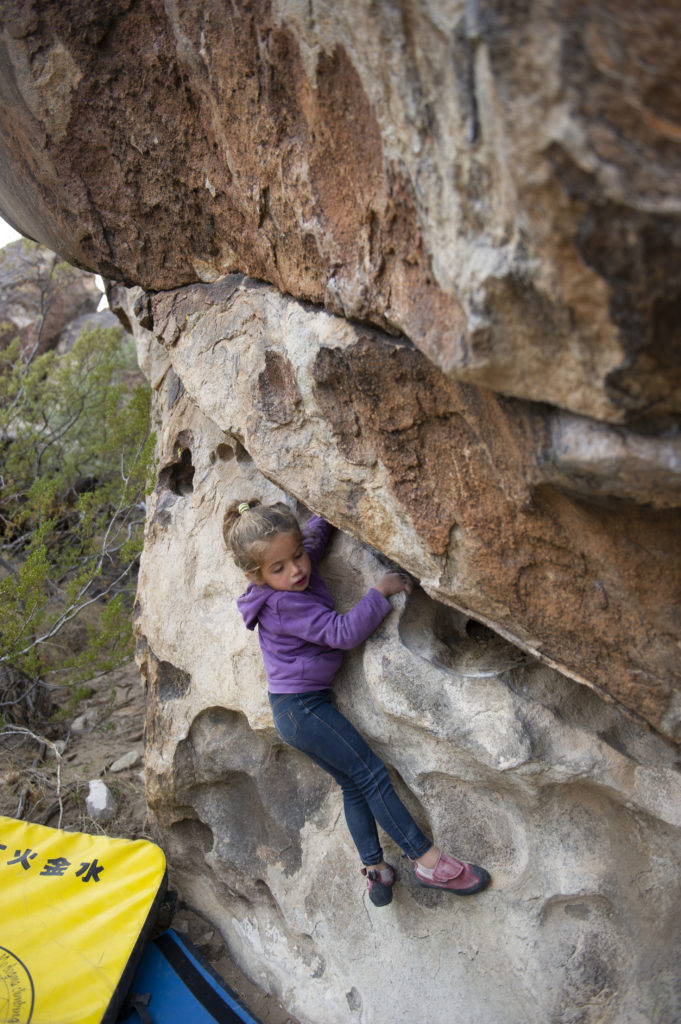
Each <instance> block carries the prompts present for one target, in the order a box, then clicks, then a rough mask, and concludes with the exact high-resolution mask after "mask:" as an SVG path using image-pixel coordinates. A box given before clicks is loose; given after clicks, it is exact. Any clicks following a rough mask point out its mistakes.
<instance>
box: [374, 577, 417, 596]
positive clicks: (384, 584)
mask: <svg viewBox="0 0 681 1024" xmlns="http://www.w3.org/2000/svg"><path fill="white" fill-rule="evenodd" d="M374 588H375V589H376V590H378V592H379V593H381V594H383V596H384V597H390V595H391V594H399V593H400V592H401V591H403V590H406V592H407V593H408V594H411V591H412V582H411V580H410V579H409V577H408V576H405V575H404V574H403V573H401V572H387V573H386V574H385V576H381V578H380V580H379V581H378V583H374Z"/></svg>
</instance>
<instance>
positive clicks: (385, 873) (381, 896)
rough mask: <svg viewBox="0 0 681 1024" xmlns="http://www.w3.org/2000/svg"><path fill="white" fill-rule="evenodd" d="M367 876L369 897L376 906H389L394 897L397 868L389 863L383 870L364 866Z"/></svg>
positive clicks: (364, 872) (363, 869)
mask: <svg viewBox="0 0 681 1024" xmlns="http://www.w3.org/2000/svg"><path fill="white" fill-rule="evenodd" d="M362 874H363V875H365V876H366V880H367V889H368V890H369V899H370V900H371V902H372V903H373V905H374V906H375V907H387V906H388V904H389V903H391V902H392V898H393V882H394V881H395V869H394V868H391V867H390V865H389V864H388V865H387V866H386V867H385V868H383V870H382V871H377V870H376V869H375V868H362Z"/></svg>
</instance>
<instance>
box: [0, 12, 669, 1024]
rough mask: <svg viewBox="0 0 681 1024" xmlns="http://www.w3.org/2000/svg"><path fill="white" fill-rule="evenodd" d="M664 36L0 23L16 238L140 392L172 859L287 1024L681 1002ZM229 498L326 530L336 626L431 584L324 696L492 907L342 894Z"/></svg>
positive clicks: (148, 673) (625, 28) (303, 25)
mask: <svg viewBox="0 0 681 1024" xmlns="http://www.w3.org/2000/svg"><path fill="white" fill-rule="evenodd" d="M678 42H679V26H678V11H677V10H676V5H675V4H673V3H672V2H671V0H661V2H660V3H656V4H655V5H653V7H652V8H651V6H650V5H649V4H644V3H643V0H634V2H633V4H628V5H622V4H614V3H611V2H605V3H604V2H598V3H596V2H594V0H587V2H584V3H577V2H566V3H563V4H561V5H545V4H544V5H542V4H541V3H538V2H536V3H533V4H527V3H524V4H521V3H516V4H509V3H505V2H504V3H502V2H501V0H492V2H491V3H489V4H481V3H478V2H477V0H466V2H465V3H464V2H463V0H462V2H461V3H452V4H444V5H443V4H439V5H438V4H435V3H432V2H431V0H415V2H407V0H401V2H399V3H391V4H359V3H354V2H353V3H350V2H349V3H338V4H328V3H318V2H317V0H311V2H310V3H307V4H301V3H300V2H298V0H255V2H253V3H248V4H246V3H239V2H237V3H231V4H226V3H223V2H221V0H200V2H195V3H189V2H185V0H172V2H170V0H169V2H167V3H160V2H157V0H141V2H139V3H135V4H131V3H130V2H129V0H105V2H102V3H98V4H96V5H95V4H93V5H87V4H86V5H83V4H80V3H76V0H62V2H60V3H59V4H57V3H55V2H53V0H46V2H44V3H41V4H40V5H37V4H34V3H31V2H28V0H26V2H25V3H21V4H13V5H11V7H10V9H8V10H3V11H2V12H1V13H0V55H1V56H2V60H0V96H1V97H2V101H3V102H2V103H1V104H0V210H1V211H2V212H3V213H4V215H5V216H6V217H7V218H8V219H9V220H10V221H12V223H14V224H15V226H17V227H19V228H20V229H21V230H23V231H24V232H25V233H26V234H28V235H30V236H32V237H34V238H36V239H39V240H40V241H41V242H42V243H44V244H46V245H49V246H50V247H51V248H52V249H54V250H55V251H56V252H59V253H60V255H61V256H63V257H64V258H66V259H68V260H70V261H71V262H73V263H74V264H76V265H78V266H81V267H85V268H87V269H90V270H96V271H98V272H100V273H102V274H103V275H104V276H105V277H107V278H108V279H109V281H110V284H109V294H110V299H111V303H112V306H114V307H115V308H116V310H117V313H118V315H119V316H120V318H121V319H122V320H123V322H124V323H125V324H126V325H127V326H128V327H129V328H130V330H131V331H132V332H134V334H135V336H136V338H137V342H138V347H139V353H140V361H141V364H142V365H143V367H144V370H145V373H146V374H147V376H148V378H149V380H150V381H151V383H152V385H153V387H154V392H155V412H154V415H155V420H156V425H157V429H158V438H159V473H158V480H157V486H156V488H155V491H154V494H153V495H152V496H151V498H150V502H149V515H148V524H147V537H146V546H145V552H144V556H143V560H142V567H141V573H140V588H139V599H138V607H137V617H136V629H137V632H138V637H139V662H140V666H141V668H142V671H143V674H144V676H145V679H146V685H147V692H148V713H147V732H146V735H147V786H148V794H149V800H150V805H151V807H152V809H153V811H154V815H155V820H156V822H157V828H158V835H159V838H160V840H161V841H162V842H163V844H164V846H165V848H166V850H167V852H168V855H169V858H170V862H171V864H172V866H173V870H174V871H175V872H176V877H178V879H180V880H181V883H182V886H183V890H184V892H185V893H186V894H187V895H186V898H189V899H191V900H192V901H193V903H194V905H195V906H196V907H197V908H198V909H199V910H200V911H201V913H203V914H204V915H205V916H206V917H208V918H210V920H211V921H213V923H214V924H215V925H216V926H217V927H219V929H220V931H221V933H222V934H223V935H224V936H225V937H226V938H227V940H228V941H229V945H230V948H231V950H232V951H233V955H234V956H235V958H236V959H237V960H238V962H239V963H240V965H241V966H243V967H244V968H245V969H246V970H247V971H248V973H249V974H250V975H251V976H252V977H253V978H255V979H256V980H258V981H259V982H260V983H261V984H263V985H265V986H266V987H268V988H269V989H271V990H272V991H275V992H276V993H277V994H278V995H279V997H280V998H282V999H283V1001H284V1003H285V1004H286V1006H287V1007H289V1008H290V1010H291V1012H292V1013H295V1014H296V1015H297V1016H298V1017H299V1019H300V1020H301V1021H303V1022H305V1024H336V1022H338V1024H347V1022H348V1021H372V1022H375V1024H396V1022H398V1021H404V1022H409V1024H411V1022H413V1021H414V1020H417V1019H420V1017H421V1016H428V1017H429V1018H430V1019H431V1020H433V1021H434V1022H435V1024H445V1022H446V1024H449V1022H450V1021H451V1020H452V1019H453V1017H455V1018H456V1019H459V1020H462V1021H471V1022H473V1021H474V1022H475V1024H499V1021H504V1022H505V1024H521V1022H522V1024H546V1022H547V1021H552V1022H555V1024H577V1022H583V1024H596V1021H598V1022H599V1024H643V1022H644V1021H645V1022H648V1021H650V1020H655V1021H658V1022H659V1024H667V1021H672V1020H675V1019H677V1018H678V1017H679V1016H680V1015H681V1003H680V1002H679V995H678V993H679V966H678V956H677V954H676V950H677V948H678V942H679V937H680V936H679V922H678V904H679V896H680V895H681V892H680V887H681V883H680V881H679V879H680V878H681V872H680V870H679V869H680V867H681V817H680V816H679V807H681V799H680V796H681V774H680V773H679V760H678V742H679V741H680V740H681V673H680V672H679V667H678V666H679V651H680V649H681V624H680V623H681V618H680V616H679V606H680V604H681V600H680V599H681V592H680V587H679V580H681V571H680V570H681V541H680V538H681V529H680V527H681V512H680V509H681V437H680V435H679V413H680V412H681V408H680V406H681V344H680V339H681V333H680V332H681V315H680V314H681V273H680V270H681V206H680V204H679V195H681V187H680V186H681V112H680V110H679V102H678V96H679V73H678ZM114 282H118V283H114ZM251 493H260V494H261V495H262V496H263V497H264V498H266V499H267V498H275V497H276V498H280V497H284V498H285V500H287V501H289V502H290V503H291V504H292V505H293V506H294V507H296V508H297V509H298V510H299V511H300V513H301V514H305V512H306V511H307V510H314V511H316V512H318V513H320V514H322V515H324V516H326V518H328V519H329V520H330V521H331V522H332V523H334V524H335V525H336V526H337V527H339V532H338V534H337V536H336V539H335V540H334V543H333V545H332V548H331V551H330V553H329V557H328V559H327V561H326V563H325V566H324V571H325V573H326V575H327V578H328V579H329V583H330V586H331V588H332V590H333V592H334V594H335V595H336V597H337V599H338V602H339V605H340V606H341V607H347V606H349V605H350V604H351V603H352V602H353V601H355V600H356V599H357V597H358V596H359V595H360V594H361V593H362V591H363V589H364V588H366V587H367V586H369V585H370V584H371V582H372V580H373V579H375V576H376V574H377V573H379V572H380V571H381V568H382V566H383V565H384V564H386V561H388V562H389V563H390V564H392V563H397V564H399V565H400V566H402V567H403V568H405V569H407V570H409V571H410V572H411V573H412V574H413V576H414V577H415V578H416V579H417V580H418V582H419V584H420V586H418V587H417V588H416V590H415V592H414V594H413V595H411V597H410V598H408V599H407V598H405V597H399V598H395V599H394V606H395V610H394V612H393V613H392V615H391V616H389V617H388V619H387V620H386V621H385V623H384V624H383V626H382V627H381V628H380V630H379V631H378V632H377V634H376V635H375V637H373V638H372V639H371V640H370V641H369V642H368V643H367V644H366V645H364V647H363V649H362V650H361V651H358V652H354V653H353V654H352V655H351V656H349V657H348V658H347V661H346V664H345V667H344V670H343V672H342V674H341V676H340V678H339V684H338V699H339V703H340V704H341V706H342V707H343V708H344V709H345V710H346V711H347V713H348V714H349V715H350V717H351V718H352V719H353V721H355V722H356V723H357V724H358V726H359V727H360V728H361V729H362V730H363V731H364V732H365V734H366V735H367V736H368V738H369V739H370V741H371V742H372V743H373V744H374V745H375V747H376V749H377V750H378V751H379V753H380V754H381V755H382V756H383V757H384V758H385V760H386V762H387V763H388V764H389V766H390V767H391V769H392V770H393V772H394V775H395V779H396V784H397V785H398V787H399V788H400V791H401V792H402V793H403V795H404V798H405V800H406V801H407V803H408V804H409V805H410V806H411V807H412V808H413V811H414V814H415V815H416V816H417V817H418V818H419V820H421V821H422V822H423V824H424V826H426V827H427V828H429V829H430V830H432V832H433V833H434V835H435V836H436V838H437V839H438V840H440V841H441V842H442V843H444V844H446V845H447V846H449V847H451V848H452V849H454V850H456V851H458V852H460V853H461V854H462V855H464V856H467V857H471V858H473V859H476V860H478V861H479V862H481V863H484V864H486V865H487V866H488V867H489V868H490V870H491V871H492V874H493V878H494V886H493V888H492V889H491V890H490V891H489V892H487V893H485V894H484V895H482V896H480V897H479V898H477V897H476V898H475V899H474V900H472V901H466V902H465V904H463V903H462V901H454V902H456V905H454V902H453V901H449V902H448V901H447V900H445V899H443V897H442V896H438V895H434V894H432V893H428V892H424V891H422V890H419V889H417V888H416V887H415V886H414V885H413V884H412V883H411V881H410V878H409V873H408V869H407V868H402V869H401V871H400V874H401V882H400V886H399V889H398V891H397V892H396V898H395V901H394V903H393V905H392V906H391V907H390V908H387V909H385V910H383V911H381V912H380V913H379V912H376V911H375V908H373V907H372V906H371V904H369V903H366V902H365V905H364V907H362V904H361V900H362V880H361V876H359V874H358V872H357V864H356V857H355V854H354V852H353V851H352V850H351V849H350V844H349V839H348V836H347V833H346V831H345V826H344V824H343V822H342V815H341V810H340V803H339V797H338V794H337V792H336V791H335V790H334V789H333V787H331V786H330V785H329V783H328V781H327V779H326V778H325V777H324V776H322V775H320V773H319V772H318V771H317V770H316V769H315V768H314V766H312V765H311V764H309V763H308V762H306V761H305V759H304V758H302V757H300V756H299V755H297V754H296V753H294V752H293V751H291V750H289V749H287V748H285V747H283V746H282V745H281V743H280V742H279V740H278V738H277V736H276V734H275V733H274V731H273V729H272V725H271V717H270V714H269V708H268V705H267V701H266V695H265V692H264V691H265V683H264V679H263V672H262V665H261V661H260V655H259V651H258V649H257V642H256V641H255V639H254V637H253V636H251V635H250V634H247V631H246V630H245V629H244V627H243V624H242V623H241V621H240V619H239V617H238V614H237V611H236V608H235V604H234V597H235V596H236V595H237V594H238V593H239V592H240V589H241V588H242V586H243V580H242V579H241V577H240V576H239V574H238V573H237V572H236V570H235V569H234V567H233V566H232V564H231V562H230V560H229V558H228V557H227V555H226V553H225V551H224V545H223V543H222V538H221V533H220V523H221V518H222V513H223V511H224V508H225V507H226V505H227V504H228V503H229V502H230V501H231V500H233V499H234V498H235V497H244V496H248V495H250V494H251ZM389 852H390V856H391V857H392V858H395V857H396V856H397V853H396V851H395V850H393V849H391V850H390V851H389Z"/></svg>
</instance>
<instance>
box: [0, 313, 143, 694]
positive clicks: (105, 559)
mask: <svg viewBox="0 0 681 1024" xmlns="http://www.w3.org/2000/svg"><path fill="white" fill-rule="evenodd" d="M135 369H136V364H135V357H134V350H133V348H132V340H131V339H130V338H129V337H128V336H127V335H125V334H124V332H123V331H122V330H119V329H117V328H106V329H102V328H96V327H92V326H89V327H88V328H86V329H85V330H84V331H82V332H81V334H80V337H79V338H78V340H77V342H76V343H75V345H74V346H73V348H72V349H71V351H70V352H69V353H68V354H66V355H62V356H57V355H55V353H53V352H49V353H47V354H45V355H41V356H38V357H36V358H33V359H26V358H24V357H23V356H22V354H21V350H20V346H19V342H18V340H15V341H13V342H12V343H11V344H10V346H9V347H8V348H6V349H5V350H4V351H2V352H0V488H1V489H0V565H1V566H2V569H1V570H0V571H1V572H2V573H4V577H3V578H2V579H1V580H0V668H2V666H5V667H6V668H8V669H9V668H10V667H11V669H12V671H13V672H15V673H16V672H18V673H20V674H22V675H23V676H25V677H27V678H29V679H31V680H36V679H38V678H41V677H42V678H44V677H46V676H47V675H48V674H50V675H52V677H53V678H56V679H59V680H64V681H67V682H69V683H70V684H72V685H76V684H78V683H79V682H81V681H83V680H84V679H87V678H91V677H92V676H93V675H94V674H96V673H98V672H101V671H105V670H108V669H110V668H112V667H114V666H115V665H117V664H120V663H121V662H122V661H123V660H125V659H126V658H128V657H129V656H130V653H131V650H132V643H133V640H132V629H131V622H130V616H131V610H132V603H133V600H134V588H135V571H134V570H135V568H136V565H137V560H138V557H139V554H140V551H141V547H142V533H143V524H144V504H145V494H146V493H147V492H148V490H149V489H150V487H151V484H152V472H153V451H154V437H153V435H152V434H151V432H150V428H149V388H148V387H147V386H146V385H142V384H140V383H136V384H135V383H132V384H131V383H130V381H131V378H137V379H139V374H137V373H135ZM75 623H83V625H82V628H81V629H80V640H79V642H78V644H77V645H76V646H77V650H74V649H73V645H72V644H70V643H69V642H68V640H67V639H66V637H67V634H68V633H69V632H70V631H72V630H73V626H74V624H75ZM1 712H2V707H0V713H1Z"/></svg>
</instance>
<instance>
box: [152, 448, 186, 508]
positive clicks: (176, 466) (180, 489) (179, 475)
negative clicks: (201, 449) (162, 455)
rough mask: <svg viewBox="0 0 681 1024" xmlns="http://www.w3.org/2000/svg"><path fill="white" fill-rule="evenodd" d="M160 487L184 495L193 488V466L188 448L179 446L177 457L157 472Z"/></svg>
mask: <svg viewBox="0 0 681 1024" xmlns="http://www.w3.org/2000/svg"><path fill="white" fill-rule="evenodd" d="M158 482H159V486H160V487H161V488H167V489H168V490H170V491H172V492H173V494H177V495H179V496H180V497H185V496H186V495H188V494H191V493H192V491H193V490H194V466H193V465H192V453H191V449H190V448H181V449H180V450H179V453H178V457H177V458H176V459H175V460H173V462H169V463H168V464H167V465H165V466H164V467H163V469H162V470H161V471H160V473H159V474H158Z"/></svg>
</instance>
